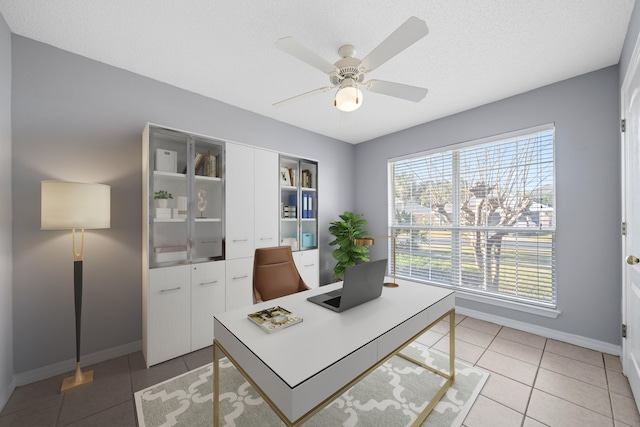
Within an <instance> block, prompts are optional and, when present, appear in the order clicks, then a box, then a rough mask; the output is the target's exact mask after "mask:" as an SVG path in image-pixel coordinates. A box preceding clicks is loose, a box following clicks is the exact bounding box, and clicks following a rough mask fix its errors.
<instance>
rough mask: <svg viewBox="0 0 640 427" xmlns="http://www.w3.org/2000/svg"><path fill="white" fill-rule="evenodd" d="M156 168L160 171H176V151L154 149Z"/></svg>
mask: <svg viewBox="0 0 640 427" xmlns="http://www.w3.org/2000/svg"><path fill="white" fill-rule="evenodd" d="M156 170H157V171H160V172H173V173H176V172H178V153H176V152H175V151H171V150H164V149H162V148H158V149H156Z"/></svg>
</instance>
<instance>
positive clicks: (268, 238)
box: [260, 237, 273, 240]
mask: <svg viewBox="0 0 640 427" xmlns="http://www.w3.org/2000/svg"><path fill="white" fill-rule="evenodd" d="M260 240H273V237H261V238H260Z"/></svg>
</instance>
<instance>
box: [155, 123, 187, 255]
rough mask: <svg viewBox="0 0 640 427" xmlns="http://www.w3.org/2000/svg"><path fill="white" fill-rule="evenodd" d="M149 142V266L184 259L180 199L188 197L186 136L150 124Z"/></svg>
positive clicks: (184, 211) (184, 232)
mask: <svg viewBox="0 0 640 427" xmlns="http://www.w3.org/2000/svg"><path fill="white" fill-rule="evenodd" d="M149 145H150V146H149V175H150V176H149V231H150V232H149V266H150V267H158V266H163V265H172V264H179V263H185V262H188V260H189V251H188V247H189V241H188V227H187V208H186V207H185V206H182V205H181V203H182V202H186V200H187V197H188V179H187V175H186V167H187V163H188V155H187V151H188V136H187V135H184V134H181V133H179V132H174V131H170V130H167V129H160V128H153V127H152V128H150V129H149ZM178 206H180V207H182V208H183V209H182V210H180V209H179V208H178Z"/></svg>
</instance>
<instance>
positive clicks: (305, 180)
mask: <svg viewBox="0 0 640 427" xmlns="http://www.w3.org/2000/svg"><path fill="white" fill-rule="evenodd" d="M301 185H302V187H304V188H313V179H312V175H311V171H310V170H309V169H305V170H303V171H302V182H301Z"/></svg>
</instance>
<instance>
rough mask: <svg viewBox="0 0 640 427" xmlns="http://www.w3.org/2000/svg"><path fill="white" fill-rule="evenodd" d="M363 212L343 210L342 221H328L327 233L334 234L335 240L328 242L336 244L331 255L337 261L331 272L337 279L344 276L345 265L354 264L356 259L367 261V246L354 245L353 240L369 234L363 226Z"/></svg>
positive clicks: (364, 221)
mask: <svg viewBox="0 0 640 427" xmlns="http://www.w3.org/2000/svg"><path fill="white" fill-rule="evenodd" d="M362 216H363V214H354V213H353V212H349V211H345V212H344V213H343V214H342V215H340V219H341V220H342V221H333V222H331V223H330V227H329V233H331V234H333V235H334V236H335V240H333V241H332V242H330V243H329V245H330V246H334V245H338V249H335V250H334V251H333V252H332V253H331V255H333V257H334V258H335V259H336V260H337V261H338V263H337V264H336V266H335V267H334V268H333V273H334V275H335V277H336V278H337V279H342V278H344V270H345V269H346V268H347V267H351V266H352V265H356V261H363V262H366V261H369V248H368V247H366V246H360V245H356V244H355V242H354V240H355V239H357V238H361V237H364V236H366V235H367V234H369V232H368V231H365V230H364V229H363V228H364V226H365V224H367V220H365V219H362Z"/></svg>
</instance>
